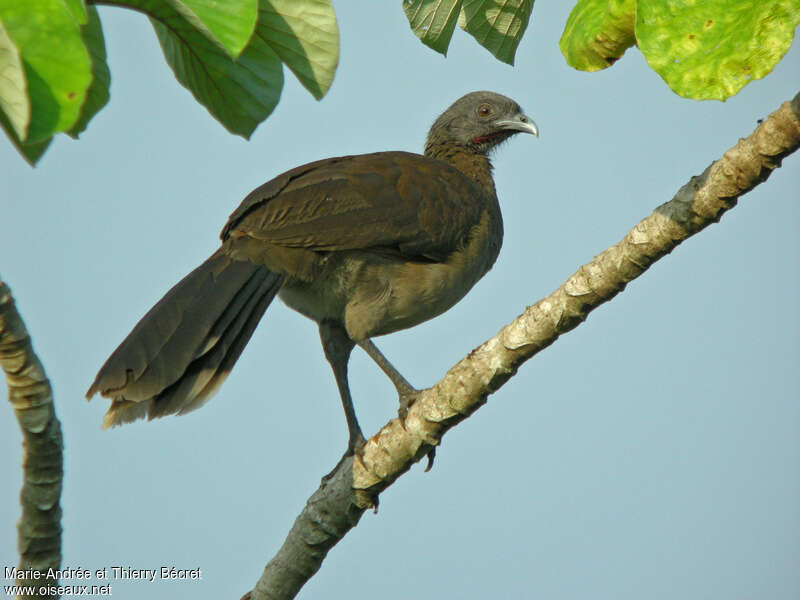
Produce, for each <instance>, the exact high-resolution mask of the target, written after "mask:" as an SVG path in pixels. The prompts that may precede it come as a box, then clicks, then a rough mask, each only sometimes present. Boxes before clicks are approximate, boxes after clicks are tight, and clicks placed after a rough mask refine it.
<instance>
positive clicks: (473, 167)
mask: <svg viewBox="0 0 800 600" xmlns="http://www.w3.org/2000/svg"><path fill="white" fill-rule="evenodd" d="M425 156H428V157H430V158H435V159H438V160H441V161H442V162H446V163H447V164H449V165H451V166H453V167H455V168H456V169H458V170H459V171H461V172H462V173H463V174H464V175H466V176H467V177H469V178H470V179H472V181H474V182H475V183H476V184H478V186H480V187H481V188H482V189H484V190H486V192H487V193H489V194H490V195H491V196H496V194H497V192H496V191H495V187H494V179H492V162H491V161H490V160H489V157H488V156H486V155H485V154H481V153H476V152H471V151H470V150H468V149H467V148H464V147H463V146H458V145H455V144H437V143H429V144H428V145H427V146H426V147H425Z"/></svg>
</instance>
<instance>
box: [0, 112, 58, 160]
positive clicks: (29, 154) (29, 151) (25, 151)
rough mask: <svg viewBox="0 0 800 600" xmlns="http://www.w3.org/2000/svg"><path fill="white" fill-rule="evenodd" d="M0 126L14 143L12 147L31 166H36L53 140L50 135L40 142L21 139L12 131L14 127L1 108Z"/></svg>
mask: <svg viewBox="0 0 800 600" xmlns="http://www.w3.org/2000/svg"><path fill="white" fill-rule="evenodd" d="M0 126H1V127H2V128H3V129H5V132H6V134H7V135H8V137H9V139H10V140H11V142H12V143H13V144H14V147H15V148H16V149H17V151H18V152H19V153H20V154H22V157H23V158H24V159H25V160H27V161H28V163H29V164H30V165H31V166H32V167H35V166H36V163H37V162H38V161H39V159H40V158H41V157H42V154H44V152H45V150H47V147H48V146H49V145H50V142H51V141H53V138H52V137H49V138H47V139H46V140H42V141H40V142H23V141H21V140H20V138H19V136H18V135H17V134H16V132H15V131H14V128H13V127H12V126H11V123H9V121H8V117H7V116H6V114H5V113H4V112H3V111H2V110H0Z"/></svg>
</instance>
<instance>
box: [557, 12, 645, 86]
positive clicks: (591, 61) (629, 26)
mask: <svg viewBox="0 0 800 600" xmlns="http://www.w3.org/2000/svg"><path fill="white" fill-rule="evenodd" d="M635 13H636V0H579V2H578V3H577V4H576V5H575V8H573V9H572V12H571V13H570V15H569V18H568V19H567V24H566V25H565V26H564V33H563V34H562V35H561V40H560V41H559V47H560V48H561V53H562V54H563V55H564V58H565V59H567V64H568V65H569V66H571V67H573V68H575V69H580V70H582V71H598V70H600V69H605V68H606V67H608V66H611V65H612V64H614V62H616V61H617V59H619V58H620V57H621V56H622V55H623V54H624V53H625V50H627V49H628V48H630V47H631V46H632V45H633V44H634V43H635V37H634V33H633V30H634V22H635Z"/></svg>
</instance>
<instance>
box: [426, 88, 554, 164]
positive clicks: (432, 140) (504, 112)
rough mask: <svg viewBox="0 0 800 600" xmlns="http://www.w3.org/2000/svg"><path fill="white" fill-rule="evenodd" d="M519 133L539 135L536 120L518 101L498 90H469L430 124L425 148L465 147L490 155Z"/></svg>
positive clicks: (471, 150)
mask: <svg viewBox="0 0 800 600" xmlns="http://www.w3.org/2000/svg"><path fill="white" fill-rule="evenodd" d="M517 133H532V134H533V135H535V136H537V137H538V136H539V129H538V128H537V127H536V123H534V122H533V119H531V118H530V117H529V116H527V115H526V114H525V113H524V112H523V110H522V108H521V107H520V105H519V104H517V102H515V101H514V100H512V99H511V98H508V97H506V96H503V95H501V94H497V93H495V92H487V91H481V92H470V93H469V94H467V95H465V96H462V97H461V98H459V99H458V100H456V101H455V102H453V104H451V105H450V107H449V108H448V109H447V110H445V111H444V112H443V113H442V114H441V115H440V116H439V118H438V119H436V121H435V122H434V124H433V125H432V126H431V130H430V132H429V133H428V140H427V143H426V148H429V147H432V146H434V145H439V144H442V145H456V146H463V147H465V148H466V149H468V150H469V151H470V152H474V153H477V154H487V153H488V152H489V151H490V150H491V149H492V148H494V147H495V146H497V145H498V144H499V143H501V142H503V141H505V140H507V139H508V138H510V137H511V136H512V135H515V134H517Z"/></svg>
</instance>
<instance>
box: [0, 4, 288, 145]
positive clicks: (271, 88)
mask: <svg viewBox="0 0 800 600" xmlns="http://www.w3.org/2000/svg"><path fill="white" fill-rule="evenodd" d="M0 1H2V0H0ZM104 1H105V3H106V4H116V5H119V6H130V7H134V8H136V9H137V10H139V11H140V12H143V13H145V14H147V15H148V16H149V17H150V21H151V23H152V25H153V28H154V29H155V31H156V36H157V37H158V41H159V42H160V43H161V49H162V50H163V51H164V58H165V59H166V61H167V64H169V66H170V67H171V68H172V71H173V72H174V73H175V78H176V79H177V80H178V81H179V82H180V83H181V85H183V86H184V87H185V88H187V89H188V90H189V91H190V92H191V93H192V95H193V96H194V97H195V99H196V100H197V101H198V102H199V103H200V104H202V105H203V106H205V107H206V109H207V110H208V112H210V113H211V115H212V116H213V117H214V118H215V119H217V120H218V121H219V122H220V123H222V125H223V126H224V127H225V128H226V129H227V130H228V131H230V132H231V133H235V134H237V135H241V136H242V137H245V138H249V137H250V135H251V134H252V133H253V131H254V130H255V128H256V127H258V125H259V123H261V122H262V121H263V120H264V119H266V118H267V117H268V116H269V115H270V113H272V111H273V110H274V108H275V106H276V104H277V103H278V99H279V98H280V95H281V89H282V88H283V68H282V66H281V61H280V59H279V58H278V56H277V55H276V54H275V52H273V51H272V49H270V47H269V46H268V45H267V44H266V43H265V42H264V40H263V39H262V35H261V34H260V33H259V32H258V31H255V32H254V34H253V36H252V37H251V38H250V42H249V43H248V45H247V46H246V47H245V49H244V50H243V51H242V53H241V54H240V55H239V57H238V58H237V59H235V60H234V59H232V58H231V57H230V56H229V55H228V53H227V52H226V51H225V50H224V49H223V48H222V47H221V46H220V45H219V43H217V42H216V41H215V40H213V39H212V38H210V37H208V35H207V31H203V30H202V29H198V28H197V27H195V26H194V24H193V23H192V22H190V21H188V20H187V19H186V18H185V16H184V15H183V14H182V13H181V12H178V11H177V10H175V9H174V8H173V6H172V4H170V3H168V2H164V1H163V0H104Z"/></svg>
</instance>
